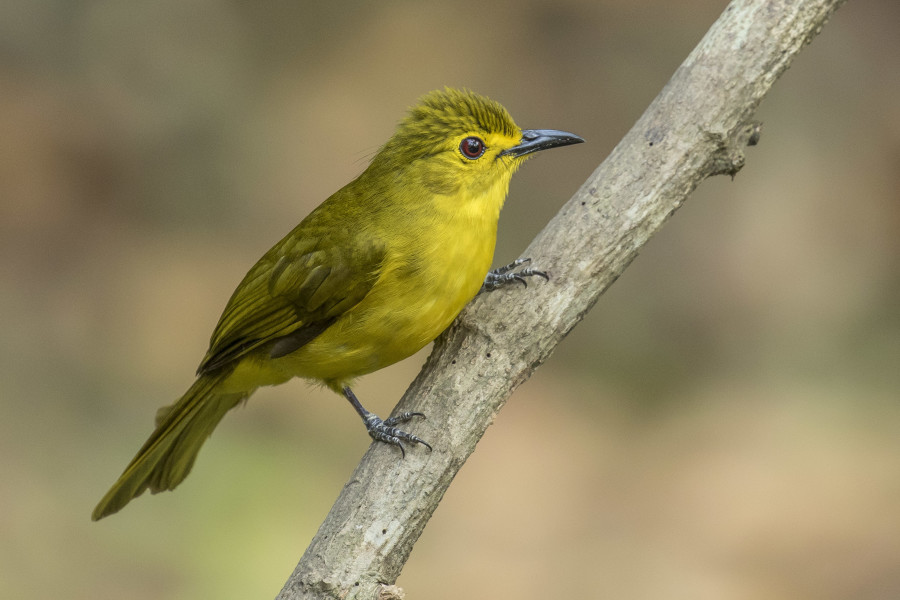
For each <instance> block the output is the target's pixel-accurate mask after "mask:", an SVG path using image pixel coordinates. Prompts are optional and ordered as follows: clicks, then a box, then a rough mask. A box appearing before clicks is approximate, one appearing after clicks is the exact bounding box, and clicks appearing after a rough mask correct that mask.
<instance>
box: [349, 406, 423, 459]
mask: <svg viewBox="0 0 900 600" xmlns="http://www.w3.org/2000/svg"><path fill="white" fill-rule="evenodd" d="M413 417H422V418H423V419H424V418H425V415H424V414H422V413H420V412H404V413H400V414H399V415H397V416H394V417H390V418H388V419H384V420H381V419H380V418H379V417H378V416H376V415H374V414H372V413H369V414H368V415H366V416H365V418H364V419H363V420H364V422H365V424H366V430H367V431H368V432H369V435H370V436H372V439H373V440H376V441H378V442H384V443H386V444H390V445H391V446H397V447H398V448H400V454H401V455H402V457H403V458H406V449H405V448H404V447H403V442H407V443H410V444H422V445H423V446H425V447H426V448H428V450H431V445H430V444H429V443H428V442H426V441H425V440H423V439H422V438H420V437H419V436H416V435H413V434H411V433H406V432H405V431H402V430H401V429H398V428H397V427H395V426H396V425H399V424H401V423H406V422H408V421H410V420H412V419H413Z"/></svg>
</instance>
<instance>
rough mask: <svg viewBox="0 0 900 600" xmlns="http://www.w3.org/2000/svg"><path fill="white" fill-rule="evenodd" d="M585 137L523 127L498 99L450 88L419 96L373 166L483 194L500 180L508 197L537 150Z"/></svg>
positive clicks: (441, 190) (446, 188) (436, 187)
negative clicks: (514, 178) (513, 180)
mask: <svg viewBox="0 0 900 600" xmlns="http://www.w3.org/2000/svg"><path fill="white" fill-rule="evenodd" d="M583 141H584V140H583V139H581V138H580V137H578V136H577V135H574V134H571V133H566V132H564V131H556V130H552V129H526V130H524V131H523V130H522V129H519V127H518V126H517V125H516V123H515V122H514V121H513V119H512V117H511V116H510V115H509V113H508V112H507V111H506V109H505V108H503V106H501V105H500V104H499V103H497V102H494V101H493V100H490V99H488V98H485V97H484V96H479V95H478V94H475V93H473V92H470V91H465V90H462V91H461V90H456V89H452V88H445V89H444V90H437V91H433V92H431V93H429V94H426V95H425V96H423V97H422V98H421V99H420V100H419V103H418V104H417V105H416V106H414V107H413V108H412V109H411V110H410V112H409V115H408V116H407V117H406V118H405V119H404V120H403V121H401V123H400V125H399V126H398V127H397V131H396V132H395V133H394V135H393V137H391V139H390V140H389V141H388V142H387V143H386V144H385V145H384V146H383V147H382V148H381V150H380V151H379V152H378V154H377V155H376V156H375V158H374V160H373V161H372V168H373V169H376V170H377V171H378V172H380V173H384V172H385V171H390V172H392V173H394V174H395V177H397V178H398V179H399V180H400V181H402V182H404V183H407V184H412V185H421V186H424V187H425V188H426V189H427V190H428V191H429V192H430V193H433V194H439V195H453V194H457V193H461V192H462V193H465V194H466V195H478V194H480V193H482V192H481V190H488V189H496V188H497V187H498V185H499V186H501V187H502V188H503V190H504V191H503V195H504V196H505V189H506V187H507V186H508V184H509V179H510V177H511V176H512V174H513V173H514V172H515V171H516V169H517V168H518V167H519V165H521V164H522V163H523V162H525V160H526V159H527V158H529V157H530V156H531V154H532V153H534V152H537V151H539V150H546V149H548V148H555V147H558V146H567V145H569V144H578V143H580V142H583Z"/></svg>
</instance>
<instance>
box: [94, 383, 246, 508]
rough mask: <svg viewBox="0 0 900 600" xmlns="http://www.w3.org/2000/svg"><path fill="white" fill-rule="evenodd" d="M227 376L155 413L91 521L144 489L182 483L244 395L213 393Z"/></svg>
mask: <svg viewBox="0 0 900 600" xmlns="http://www.w3.org/2000/svg"><path fill="white" fill-rule="evenodd" d="M227 375H228V373H227V372H219V373H215V374H210V375H203V376H201V377H200V378H199V379H197V381H196V382H194V385H192V386H191V388H190V389H189V390H188V391H187V393H185V394H184V396H182V397H181V399H179V400H178V401H177V402H175V403H174V404H172V405H171V406H166V407H163V408H161V409H160V410H159V412H158V413H157V417H156V430H155V431H154V432H153V433H152V434H151V435H150V438H149V439H147V441H146V442H145V443H144V445H143V447H141V449H140V450H139V451H138V453H137V454H136V455H135V457H134V458H133V459H132V460H131V463H129V465H128V466H127V467H126V468H125V471H124V472H123V473H122V475H121V477H119V480H118V481H116V483H115V484H114V485H113V486H112V488H110V490H109V491H108V492H107V493H106V495H105V496H104V497H103V499H102V500H100V503H99V504H97V508H95V509H94V512H93V514H92V515H91V518H92V519H93V520H94V521H97V520H100V519H102V518H103V517H106V516H108V515H111V514H113V513H116V512H118V511H119V510H121V509H122V508H123V507H124V506H125V505H126V504H128V503H129V502H130V501H131V500H132V499H133V498H136V497H138V496H140V495H141V494H143V493H144V491H146V490H148V489H149V490H150V492H151V493H154V494H155V493H157V492H162V491H165V490H172V489H175V487H176V486H177V485H178V484H179V483H181V482H182V481H184V478H185V477H187V476H188V473H190V471H191V467H192V466H193V465H194V460H195V459H196V458H197V454H198V453H199V452H200V448H201V446H203V442H205V441H206V438H208V437H209V436H210V434H211V433H212V432H213V429H215V427H216V425H218V424H219V421H221V420H222V417H224V416H225V413H227V412H228V411H229V410H231V409H232V408H234V407H235V406H236V405H237V404H238V403H239V402H240V401H241V400H244V399H245V398H246V397H247V396H248V395H249V393H247V392H245V393H228V394H223V393H220V392H218V391H217V389H218V387H219V384H220V383H221V382H222V380H223V379H224V378H225V377H227Z"/></svg>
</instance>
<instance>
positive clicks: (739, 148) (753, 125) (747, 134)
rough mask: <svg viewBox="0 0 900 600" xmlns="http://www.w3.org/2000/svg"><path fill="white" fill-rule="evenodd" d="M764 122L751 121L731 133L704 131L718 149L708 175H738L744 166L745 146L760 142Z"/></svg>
mask: <svg viewBox="0 0 900 600" xmlns="http://www.w3.org/2000/svg"><path fill="white" fill-rule="evenodd" d="M761 131H762V123H761V122H759V121H751V122H749V123H747V124H745V125H743V126H742V127H738V128H737V129H735V130H734V132H733V133H732V134H731V135H722V134H720V133H714V132H710V131H706V132H704V133H705V135H706V137H707V138H708V139H710V140H711V141H713V142H714V143H715V144H716V149H715V151H714V152H713V154H712V156H711V157H710V160H709V164H708V165H707V177H712V176H713V175H731V178H732V179H734V176H735V175H737V172H738V171H740V170H741V168H742V167H743V166H744V148H745V147H747V146H755V145H756V144H757V143H758V142H759V136H760V132H761Z"/></svg>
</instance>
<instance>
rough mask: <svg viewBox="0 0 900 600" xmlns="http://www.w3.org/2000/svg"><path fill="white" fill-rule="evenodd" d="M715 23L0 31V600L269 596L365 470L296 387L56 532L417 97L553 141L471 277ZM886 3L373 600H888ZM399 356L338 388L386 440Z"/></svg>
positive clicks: (547, 19)
mask: <svg viewBox="0 0 900 600" xmlns="http://www.w3.org/2000/svg"><path fill="white" fill-rule="evenodd" d="M725 6H726V2H724V1H721V0H719V1H712V0H690V1H686V2H675V3H672V2H665V1H647V2H637V3H635V2H631V1H624V0H603V1H598V2H588V1H586V0H563V1H554V2H546V1H537V0H527V1H524V2H522V1H518V2H513V1H511V0H503V1H499V2H491V3H484V2H473V1H468V0H460V1H457V2H453V3H446V2H432V1H426V2H412V1H400V0H395V1H385V2H378V3H370V2H339V3H338V2H335V3H315V2H284V1H282V2H259V3H251V2H234V1H231V2H229V1H226V0H199V1H197V2H190V3H185V2H180V1H175V0H161V1H158V2H136V1H129V2H121V1H118V0H117V1H112V0H97V1H93V2H83V1H73V0H31V1H29V2H22V1H15V0H13V1H12V2H4V3H2V5H0V328H2V338H0V339H2V341H0V381H2V384H3V385H2V392H0V394H2V404H0V406H2V411H3V416H2V418H0V481H2V482H3V483H2V486H0V596H2V597H4V598H29V597H38V596H41V597H67V598H135V599H150V598H153V599H183V598H211V597H216V598H226V599H228V598H271V597H273V596H275V594H277V592H278V591H279V590H280V589H281V586H282V585H283V583H284V581H285V580H286V579H287V576H288V575H289V573H290V572H291V570H292V569H293V567H294V565H295V563H296V562H297V560H298V559H299V557H300V555H301V554H302V552H303V550H304V549H305V548H306V545H307V544H308V542H309V540H310V539H311V537H312V536H313V535H314V533H315V531H316V529H317V527H318V525H319V523H320V522H321V521H322V519H323V518H324V516H325V514H326V513H327V511H328V509H329V508H330V506H331V504H332V502H333V501H334V499H335V498H336V497H337V494H338V492H339V490H340V488H341V486H342V485H343V484H344V482H345V481H346V480H347V478H348V476H349V475H350V473H351V472H352V469H353V468H354V466H355V465H356V463H357V461H358V460H359V458H360V457H361V456H362V454H363V452H364V451H365V449H366V448H367V447H368V445H369V439H368V437H367V436H366V435H365V432H364V430H363V428H362V427H361V425H360V423H359V420H358V418H357V417H356V415H355V414H354V413H353V411H352V410H350V408H349V407H348V406H346V402H345V401H343V400H342V399H340V398H338V397H335V396H333V395H332V394H331V393H330V392H325V391H322V390H318V389H315V388H313V387H311V386H309V385H307V384H305V383H304V382H301V381H295V382H291V383H289V384H287V385H284V386H281V387H279V388H273V389H263V390H261V391H259V392H258V393H257V394H256V395H255V396H254V397H253V398H252V400H251V402H250V403H249V404H248V405H247V406H246V407H245V408H243V409H240V410H236V411H235V412H234V413H232V414H231V415H229V417H228V418H226V419H225V420H224V421H223V422H222V424H221V425H220V427H219V428H218V429H217V431H216V433H215V435H214V436H213V437H212V439H211V440H210V441H209V442H208V443H207V445H206V446H205V449H204V451H203V452H202V453H201V455H200V459H199V461H198V463H197V466H196V469H195V470H194V472H193V474H192V475H191V477H189V478H188V479H187V481H186V482H185V483H184V484H183V485H182V486H181V487H180V488H179V489H178V491H177V492H176V493H172V494H162V495H159V496H155V497H149V496H147V497H142V498H140V499H139V500H137V501H135V502H134V503H133V504H131V505H129V506H128V508H127V509H126V510H125V511H124V512H123V513H121V514H118V515H116V516H114V517H112V518H109V519H107V520H104V521H102V522H100V523H91V522H90V518H89V517H90V512H91V509H92V508H93V506H94V504H95V503H96V502H97V500H99V498H100V497H101V495H102V494H103V493H104V492H105V491H106V489H107V488H108V487H109V485H110V484H112V482H113V481H114V480H115V478H116V477H117V476H118V474H119V473H120V472H121V470H122V468H124V466H125V465H126V463H127V462H128V461H129V460H130V459H131V457H132V455H133V453H134V452H135V451H136V450H137V449H138V447H139V446H140V445H141V444H142V443H143V441H144V439H145V438H146V436H147V435H148V434H149V433H150V431H151V428H152V420H153V415H154V413H155V411H156V409H157V407H158V406H160V405H163V404H168V403H170V402H171V401H172V400H174V399H175V398H176V397H178V396H179V395H180V394H181V393H182V392H183V391H184V390H185V389H186V388H187V386H188V385H189V384H190V383H191V381H192V380H193V373H194V369H195V367H196V366H197V364H198V362H199V360H200V358H201V357H202V355H203V353H204V351H205V350H206V347H207V342H208V339H209V337H208V336H209V334H210V333H211V331H212V328H213V326H214V325H215V323H216V321H217V318H218V316H219V314H220V311H221V310H222V308H223V307H224V304H225V301H226V300H227V298H228V296H229V295H230V294H231V292H232V290H233V289H234V286H235V285H236V284H237V283H238V281H239V280H240V278H241V277H242V276H243V274H244V273H245V272H246V270H247V269H248V268H249V267H250V266H251V265H252V264H253V262H255V260H256V259H257V258H258V257H259V256H260V255H261V254H262V253H263V252H264V251H265V250H267V249H268V248H269V246H270V245H271V244H273V243H274V242H275V241H277V240H278V239H279V238H280V237H281V236H283V235H284V234H285V233H287V231H289V230H290V229H291V228H292V227H293V225H294V224H295V223H297V222H299V221H300V219H301V218H302V217H303V216H305V215H306V214H307V213H308V212H309V211H310V210H311V209H312V208H313V207H314V206H316V205H317V204H318V203H320V202H321V201H322V200H324V199H325V198H326V197H327V196H328V195H329V194H330V193H332V192H333V191H335V190H337V189H338V188H339V187H340V186H342V185H343V184H345V183H346V182H348V181H349V180H351V179H352V178H353V177H355V176H356V175H357V174H358V173H360V172H361V171H362V170H363V169H364V168H365V165H366V163H367V159H368V157H370V156H371V154H372V153H373V152H374V151H375V150H376V149H377V148H378V146H379V145H380V144H381V143H383V142H384V141H385V140H386V139H387V138H388V137H389V136H390V134H391V132H392V130H393V127H394V125H395V123H396V122H397V121H398V120H399V119H400V118H401V117H402V116H403V114H404V111H405V110H406V109H407V107H409V106H410V105H412V104H413V103H414V102H415V101H416V99H417V98H418V97H419V96H420V95H422V94H423V93H425V92H427V91H429V90H432V89H434V88H438V87H442V86H444V85H451V86H459V87H463V86H465V87H468V88H471V89H473V90H476V91H478V92H480V93H483V94H486V95H489V96H491V97H492V98H494V99H496V100H498V101H500V102H502V103H503V104H504V105H505V106H506V107H507V108H508V109H509V110H510V112H511V113H512V115H513V116H514V117H515V119H516V120H517V122H518V123H519V125H521V126H523V127H539V128H559V129H565V130H569V131H574V132H576V133H578V134H580V135H582V136H584V137H585V138H586V139H587V140H588V143H587V144H584V145H581V146H577V147H573V148H567V149H565V150H560V151H555V152H550V153H546V154H542V155H541V156H540V158H538V159H535V160H534V161H532V162H530V163H529V164H528V165H527V167H526V168H524V169H523V170H522V171H521V172H520V173H519V174H518V175H517V176H516V178H515V179H514V181H513V185H512V190H511V195H510V199H509V201H508V202H507V205H506V208H505V210H504V213H503V218H502V219H501V223H500V240H499V245H498V249H497V256H496V262H497V263H505V262H508V261H509V260H511V259H513V258H515V257H516V256H518V255H519V252H521V250H522V249H523V248H524V247H525V246H526V244H527V243H528V241H529V240H530V239H531V238H532V237H533V236H534V235H535V234H536V233H537V232H538V231H539V230H540V229H541V228H542V227H543V226H544V224H545V223H546V222H547V220H548V219H549V218H550V217H551V216H552V215H553V214H554V213H555V212H556V211H557V210H558V208H559V207H560V206H561V205H562V204H563V203H564V202H565V201H566V200H567V199H568V198H569V197H570V195H571V194H572V193H573V192H574V191H575V190H576V189H577V188H578V187H579V185H580V184H581V183H582V182H583V181H584V179H585V178H586V177H587V176H588V175H589V174H590V172H591V171H592V170H593V169H594V168H595V167H596V166H597V165H598V164H599V163H600V162H601V161H602V160H603V159H604V158H605V157H606V156H607V154H608V153H609V152H610V151H611V150H612V148H613V147H614V146H615V144H616V143H617V141H618V140H619V139H620V138H621V136H622V135H623V134H625V132H626V131H627V130H628V129H629V128H630V127H631V126H632V124H633V123H634V121H635V120H636V119H637V118H638V117H639V116H640V114H641V113H642V112H643V111H644V109H645V108H646V106H647V105H648V104H649V102H650V101H651V100H652V99H653V98H654V96H655V95H656V94H657V93H658V92H659V91H660V89H661V88H662V87H663V85H664V84H665V83H666V81H667V80H668V79H669V77H670V76H671V75H672V73H673V72H674V71H675V69H676V68H677V67H678V65H679V64H680V63H681V61H682V60H683V59H684V58H685V57H686V56H687V54H688V53H689V52H690V50H691V49H692V48H693V47H694V46H695V44H696V43H697V42H698V41H699V40H700V38H701V37H702V36H703V34H704V33H705V31H706V30H707V29H708V28H709V26H710V25H711V24H712V23H713V21H714V20H715V19H716V18H717V17H718V15H719V14H720V13H721V11H722V10H723V9H724V8H725ZM898 22H900V4H898V3H897V2H894V1H893V0H880V1H879V0H871V1H868V2H863V1H860V2H849V3H848V4H847V5H846V6H845V7H843V8H842V9H841V10H839V11H838V12H837V14H836V15H835V17H834V18H833V19H832V21H831V22H830V23H829V24H828V26H826V27H825V29H824V31H823V32H822V34H821V35H820V36H819V37H817V38H816V39H815V40H814V42H813V43H812V45H811V46H809V47H808V48H806V49H805V50H804V51H803V52H802V53H801V55H800V56H799V58H798V59H797V60H796V61H795V63H794V65H793V66H792V67H791V69H790V70H788V71H787V72H786V73H785V74H784V76H783V77H782V79H781V80H780V81H779V82H778V83H777V84H776V85H775V87H774V89H773V91H772V93H771V94H770V95H769V96H768V97H767V98H766V100H765V101H764V103H763V104H762V105H761V106H760V109H759V112H758V115H757V116H758V118H759V119H761V120H762V121H763V122H764V129H763V134H762V139H761V141H760V144H759V145H758V146H756V147H755V148H751V149H749V150H748V153H747V164H746V166H745V168H744V170H743V171H741V172H740V174H738V176H737V177H736V178H735V179H734V180H733V181H732V180H731V179H730V178H727V177H719V178H716V179H714V180H710V181H707V182H705V183H704V184H702V186H701V187H700V188H699V190H698V191H697V192H696V193H695V194H694V195H693V196H692V197H691V199H690V200H689V202H688V203H687V204H686V206H685V207H684V208H682V209H681V210H680V211H678V213H677V214H676V215H675V217H674V218H673V219H671V220H670V221H669V222H668V223H667V225H666V226H665V228H664V229H663V231H662V232H661V233H660V234H659V235H657V236H656V237H655V238H654V239H653V240H652V241H651V243H650V244H649V245H648V246H646V247H645V249H644V250H643V252H642V253H641V256H640V257H639V258H638V259H637V260H636V261H635V262H634V263H633V264H632V265H631V266H630V267H629V269H628V270H627V271H626V272H625V273H624V275H623V276H622V277H621V278H620V279H619V280H618V281H617V282H616V284H615V285H614V286H613V287H612V288H611V289H610V290H609V291H608V292H607V293H606V295H605V296H603V297H602V298H601V299H600V302H599V303H598V304H597V305H596V307H595V308H594V310H593V311H592V312H591V313H590V314H589V315H588V316H587V318H586V319H585V320H584V322H583V323H582V324H581V325H580V326H579V327H577V328H576V329H575V331H574V332H573V333H572V334H571V335H570V336H569V337H568V338H567V339H566V340H565V341H564V342H563V344H562V345H561V346H560V347H559V349H558V351H557V352H556V354H555V355H554V356H553V357H552V358H551V359H550V360H549V361H548V362H547V364H546V365H545V366H544V367H543V368H541V369H540V370H539V371H538V372H537V373H536V375H535V376H534V377H533V379H532V380H531V381H529V382H528V383H527V384H526V385H524V386H523V387H522V388H520V390H519V391H517V392H516V394H515V395H514V396H513V397H512V398H511V400H510V402H509V404H508V405H507V407H506V408H505V409H504V410H503V412H502V413H501V414H500V416H499V418H498V419H497V421H496V423H495V425H494V426H493V427H492V428H491V429H490V430H489V431H488V433H487V435H486V436H485V438H484V440H483V441H482V443H481V444H480V445H479V448H478V451H477V452H476V453H475V454H474V455H473V457H472V458H471V460H470V461H469V462H468V464H467V465H466V466H465V468H463V470H462V472H461V473H460V475H459V477H458V478H457V480H456V481H455V482H454V485H453V486H452V487H451V488H450V491H449V492H448V494H447V495H446V497H445V499H444V502H443V503H442V504H441V506H440V508H439V509H438V511H437V513H436V514H435V516H434V519H433V520H432V522H431V523H430V525H429V527H428V528H427V529H426V531H425V533H424V535H423V536H422V538H421V540H420V541H419V543H418V545H417V546H416V548H415V550H414V551H413V554H412V557H411V559H410V561H409V563H408V564H407V566H406V568H405V570H404V572H403V575H402V576H401V578H400V580H399V582H398V583H399V584H400V585H402V586H403V587H404V588H406V590H407V593H408V597H411V598H428V599H432V600H442V599H449V598H459V597H466V598H519V599H531V598H534V599H537V598H547V597H561V598H566V597H577V598H584V597H587V598H595V597H596V598H601V597H603V598H606V597H612V598H635V599H644V598H646V599H651V598H652V599H655V598H691V599H743V598H767V599H781V598H784V599H788V598H790V599H803V598H810V599H813V598H815V599H830V598H835V599H836V598H897V597H900V435H898V431H900V405H898V396H900V202H898V200H900V101H898V98H900V38H898V36H897V35H896V24H897V23H898ZM423 358H424V354H421V353H420V354H419V355H418V356H416V357H414V358H412V359H410V360H408V361H405V362H404V363H401V364H399V365H396V366H394V367H391V368H389V369H387V370H385V371H383V372H380V373H377V374H374V375H371V376H369V377H366V378H364V379H363V380H362V381H361V383H360V384H359V386H358V387H357V388H356V391H357V393H358V394H359V395H360V397H361V398H363V399H365V402H366V405H367V406H368V407H369V408H370V409H372V410H374V411H376V412H378V413H379V414H382V415H384V414H387V413H388V412H389V411H390V410H391V408H392V407H393V405H394V403H395V402H396V401H397V399H399V397H400V395H401V394H402V392H403V391H404V389H405V388H406V385H407V384H408V383H409V382H410V381H411V380H412V379H413V377H414V376H415V374H416V372H417V371H418V369H419V366H420V365H421V362H422V360H423Z"/></svg>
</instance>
